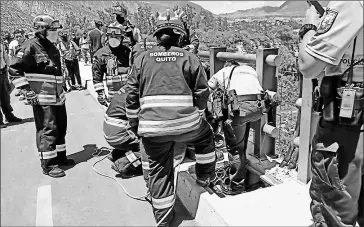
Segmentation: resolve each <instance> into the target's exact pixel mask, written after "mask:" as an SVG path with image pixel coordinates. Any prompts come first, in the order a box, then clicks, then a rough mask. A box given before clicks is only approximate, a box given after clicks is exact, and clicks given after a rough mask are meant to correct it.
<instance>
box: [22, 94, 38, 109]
mask: <svg viewBox="0 0 364 227" xmlns="http://www.w3.org/2000/svg"><path fill="white" fill-rule="evenodd" d="M25 98H26V99H27V101H28V103H29V104H30V105H32V106H35V105H39V99H38V95H37V94H35V92H34V91H27V92H26V93H25Z"/></svg>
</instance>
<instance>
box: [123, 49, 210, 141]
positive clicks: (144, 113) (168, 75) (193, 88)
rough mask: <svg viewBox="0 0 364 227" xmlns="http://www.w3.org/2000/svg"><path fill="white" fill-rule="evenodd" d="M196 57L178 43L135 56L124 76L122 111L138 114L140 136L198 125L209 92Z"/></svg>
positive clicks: (187, 129)
mask: <svg viewBox="0 0 364 227" xmlns="http://www.w3.org/2000/svg"><path fill="white" fill-rule="evenodd" d="M209 94H210V92H209V88H208V85H207V78H206V73H205V71H204V69H203V67H202V65H201V63H200V61H199V59H198V58H197V57H196V56H195V55H194V54H192V53H189V52H187V51H185V50H182V49H181V48H178V47H171V48H169V49H167V50H166V49H165V48H164V47H155V48H153V49H152V50H149V51H146V52H143V53H142V54H141V55H140V56H139V57H137V58H136V59H135V63H134V65H133V66H132V69H131V72H130V74H129V78H128V86H127V98H126V103H127V104H126V114H127V117H128V118H129V121H130V122H132V121H133V120H135V119H136V118H139V127H138V134H139V135H140V136H144V137H154V136H167V135H180V134H183V133H187V132H190V131H192V130H195V129H197V128H198V127H200V124H201V115H200V111H201V112H203V111H204V109H205V108H206V104H207V99H208V96H209Z"/></svg>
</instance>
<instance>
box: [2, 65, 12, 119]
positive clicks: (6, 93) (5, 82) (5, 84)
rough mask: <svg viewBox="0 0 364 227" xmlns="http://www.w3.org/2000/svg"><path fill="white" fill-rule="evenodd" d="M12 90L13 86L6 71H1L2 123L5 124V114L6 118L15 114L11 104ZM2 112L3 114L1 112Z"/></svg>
mask: <svg viewBox="0 0 364 227" xmlns="http://www.w3.org/2000/svg"><path fill="white" fill-rule="evenodd" d="M10 90H11V85H10V82H9V78H8V75H7V72H6V70H1V72H0V105H1V109H0V122H3V120H4V119H3V115H2V113H4V115H5V117H7V116H9V115H11V113H12V112H13V107H12V106H11V104H10ZM1 111H2V112H1Z"/></svg>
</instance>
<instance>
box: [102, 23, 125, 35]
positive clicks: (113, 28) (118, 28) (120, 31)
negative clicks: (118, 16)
mask: <svg viewBox="0 0 364 227" xmlns="http://www.w3.org/2000/svg"><path fill="white" fill-rule="evenodd" d="M106 34H107V35H114V36H124V35H125V31H124V27H123V26H122V25H121V24H119V23H117V22H114V23H111V24H110V25H109V26H107V31H106Z"/></svg>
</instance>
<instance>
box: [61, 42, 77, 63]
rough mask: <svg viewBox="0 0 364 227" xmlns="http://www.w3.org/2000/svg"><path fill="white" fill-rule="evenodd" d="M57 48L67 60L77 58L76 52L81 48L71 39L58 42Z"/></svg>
mask: <svg viewBox="0 0 364 227" xmlns="http://www.w3.org/2000/svg"><path fill="white" fill-rule="evenodd" d="M58 49H59V51H60V52H61V56H62V57H63V58H64V59H66V60H68V61H73V60H74V59H77V54H78V53H79V52H80V50H81V49H80V48H79V47H78V46H77V44H76V43H75V42H73V41H72V40H70V41H68V42H65V41H61V42H59V43H58Z"/></svg>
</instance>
